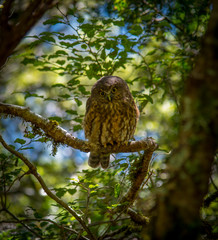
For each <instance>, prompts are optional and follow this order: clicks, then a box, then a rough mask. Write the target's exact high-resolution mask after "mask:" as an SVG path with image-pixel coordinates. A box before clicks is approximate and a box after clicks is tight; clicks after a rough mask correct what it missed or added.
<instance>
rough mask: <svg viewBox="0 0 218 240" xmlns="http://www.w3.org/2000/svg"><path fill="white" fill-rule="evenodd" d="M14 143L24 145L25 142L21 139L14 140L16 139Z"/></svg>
mask: <svg viewBox="0 0 218 240" xmlns="http://www.w3.org/2000/svg"><path fill="white" fill-rule="evenodd" d="M14 143H20V144H24V143H26V140H24V139H21V138H16V139H15V140H14Z"/></svg>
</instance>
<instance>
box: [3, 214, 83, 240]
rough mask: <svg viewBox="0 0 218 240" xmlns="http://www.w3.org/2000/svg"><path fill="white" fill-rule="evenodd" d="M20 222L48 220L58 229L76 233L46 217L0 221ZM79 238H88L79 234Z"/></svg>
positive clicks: (81, 239)
mask: <svg viewBox="0 0 218 240" xmlns="http://www.w3.org/2000/svg"><path fill="white" fill-rule="evenodd" d="M20 222H50V223H52V224H54V225H55V226H57V227H58V228H60V229H65V230H67V231H69V232H71V233H74V234H76V235H78V232H77V231H75V230H73V229H71V228H68V227H64V226H60V225H59V224H58V223H56V222H55V221H53V220H51V219H47V218H43V219H38V218H25V219H19V221H17V220H3V221H0V224H1V223H20ZM79 240H88V238H86V237H83V236H80V238H79Z"/></svg>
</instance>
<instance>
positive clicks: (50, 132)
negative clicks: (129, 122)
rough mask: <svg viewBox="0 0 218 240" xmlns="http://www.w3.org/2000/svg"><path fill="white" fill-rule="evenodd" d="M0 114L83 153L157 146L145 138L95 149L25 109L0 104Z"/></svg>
mask: <svg viewBox="0 0 218 240" xmlns="http://www.w3.org/2000/svg"><path fill="white" fill-rule="evenodd" d="M0 114H4V115H6V116H13V117H20V118H22V119H23V120H24V121H26V122H30V123H32V125H33V126H35V127H37V128H40V129H42V130H43V131H44V132H45V135H46V136H47V137H49V138H51V139H53V140H54V141H55V142H56V143H61V144H66V145H68V146H70V147H72V148H75V149H79V150H80V151H83V152H89V151H90V150H93V149H94V150H95V151H96V149H97V148H98V149H97V150H98V151H99V152H104V153H118V152H138V151H141V150H149V149H150V150H152V151H154V150H155V149H157V147H158V145H157V144H156V143H155V142H154V140H153V139H152V138H147V139H145V140H140V141H132V142H130V143H129V144H128V145H125V144H124V145H120V146H108V147H107V149H105V148H100V147H97V146H96V145H92V144H90V143H89V142H88V141H83V140H81V139H78V138H75V137H73V136H72V135H71V134H69V133H68V132H67V131H66V130H64V129H63V128H61V127H60V126H58V124H57V123H56V122H55V121H50V120H48V119H46V118H44V117H42V116H40V115H39V114H36V113H34V112H32V111H30V110H29V109H28V108H26V107H21V106H16V105H11V104H5V103H0Z"/></svg>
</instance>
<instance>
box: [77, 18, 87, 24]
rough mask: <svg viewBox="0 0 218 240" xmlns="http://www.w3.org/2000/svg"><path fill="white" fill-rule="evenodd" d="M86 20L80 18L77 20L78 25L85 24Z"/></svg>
mask: <svg viewBox="0 0 218 240" xmlns="http://www.w3.org/2000/svg"><path fill="white" fill-rule="evenodd" d="M84 20H85V19H84V18H82V17H79V18H78V19H77V22H78V23H83V22H84Z"/></svg>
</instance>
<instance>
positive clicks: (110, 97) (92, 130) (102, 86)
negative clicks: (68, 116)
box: [83, 76, 139, 169]
mask: <svg viewBox="0 0 218 240" xmlns="http://www.w3.org/2000/svg"><path fill="white" fill-rule="evenodd" d="M138 118H139V110H138V108H137V106H136V104H135V102H134V99H133V97H132V94H131V93H130V90H129V87H128V86H127V84H126V82H125V81H124V80H122V79H121V78H119V77H116V76H106V77H102V78H101V79H99V80H98V81H97V82H96V83H95V84H94V85H93V87H92V90H91V96H90V97H89V98H88V100H87V103H86V114H85V118H84V121H83V127H84V130H85V136H86V138H87V139H88V140H89V142H90V143H92V144H96V145H98V146H100V147H102V148H106V147H107V146H109V145H115V144H116V145H120V144H125V143H128V141H129V139H131V138H133V134H134V132H135V128H136V123H137V121H138ZM109 161H110V154H108V153H107V154H103V153H99V152H91V153H90V156H89V161H88V163H89V166H91V167H93V168H96V167H98V166H99V164H100V165H101V167H102V168H104V169H105V168H107V167H108V165H109Z"/></svg>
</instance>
